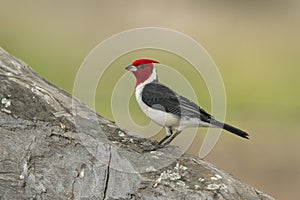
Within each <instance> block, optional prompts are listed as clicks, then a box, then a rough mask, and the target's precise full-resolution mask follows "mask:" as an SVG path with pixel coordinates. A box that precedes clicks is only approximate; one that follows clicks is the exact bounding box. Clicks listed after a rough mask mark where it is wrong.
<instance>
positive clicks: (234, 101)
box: [0, 0, 300, 199]
mask: <svg viewBox="0 0 300 200" xmlns="http://www.w3.org/2000/svg"><path fill="white" fill-rule="evenodd" d="M0 5H1V6H0V25H1V26H0V45H1V47H3V48H4V49H6V50H7V51H9V52H10V53H12V54H13V55H15V56H16V57H18V58H21V59H22V60H24V61H25V62H27V63H28V64H29V65H30V66H32V67H33V68H34V69H35V70H36V71H37V72H38V73H39V74H40V75H41V76H43V77H45V78H46V79H47V80H49V81H50V82H53V83H54V84H56V85H58V86H60V87H62V88H64V89H65V90H67V91H69V92H72V87H73V83H74V79H75V75H76V72H77V70H78V69H79V67H80V64H81V63H82V61H83V60H84V58H85V57H86V55H87V54H88V53H89V52H90V51H91V50H92V49H93V48H94V47H95V46H96V45H97V44H98V43H100V42H101V41H103V40H105V39H106V38H108V37H110V36H111V35H113V34H116V33H119V32H121V31H125V30H128V29H131V28H138V27H145V26H157V27H164V28H171V29H175V30H177V31H180V32H183V33H185V34H187V35H189V36H190V37H192V38H193V39H195V40H196V41H197V42H199V43H200V44H202V45H203V46H204V47H205V48H206V50H207V51H208V52H209V54H210V55H211V57H212V58H213V60H214V61H215V63H216V64H217V66H218V68H219V70H220V72H221V74H222V77H223V81H224V84H225V89H226V95H227V116H226V121H228V122H230V123H232V124H237V125H238V126H239V127H242V128H243V129H245V130H247V131H248V132H249V133H250V135H251V140H249V141H244V140H240V139H239V138H237V137H233V136H232V135H230V134H225V133H224V134H222V136H221V139H220V140H219V141H218V144H217V145H216V147H215V148H214V150H213V151H212V152H211V154H209V156H208V157H207V158H206V160H208V161H210V162H212V163H214V164H215V165H216V166H218V168H221V169H223V170H225V171H227V172H229V173H232V174H233V175H235V176H236V177H238V178H240V179H241V180H243V181H244V182H246V183H248V184H250V185H253V186H255V187H256V188H258V189H260V190H263V191H265V192H267V193H269V194H271V195H273V196H274V197H276V198H278V199H294V198H295V197H296V196H297V193H298V191H297V190H298V189H299V187H300V155H299V152H300V147H299V141H300V136H299V127H300V125H299V122H300V89H299V86H300V79H299V73H300V40H299V35H300V3H299V1H296V0H294V1H293V0H288V1H280V0H266V1H237V0H231V1H226V3H225V2H224V1H213V2H212V1H195V0H188V1H179V0H172V1H169V0H166V1H157V0H153V1H135V0H133V1H121V0H116V1H113V2H105V1H94V0H91V1H85V2H84V1H79V0H75V1H74V0H73V1H70V0H67V1H58V0H52V1H33V0H31V1H30V0H29V1H16V0H10V1H8V0H7V1H5V0H4V1H0ZM99 56H101V55H99ZM127 56H128V57H126V55H125V58H124V59H123V61H122V58H120V60H117V61H116V62H115V63H114V64H112V66H110V68H109V69H108V70H107V71H106V72H105V76H103V78H102V79H101V81H100V83H99V88H98V91H97V96H96V102H97V105H96V108H97V112H98V113H100V114H101V115H103V116H105V117H107V118H109V119H113V116H112V112H111V108H110V98H111V92H112V89H113V85H114V84H115V82H116V81H117V79H118V78H119V77H121V76H122V75H123V74H124V73H126V72H125V71H124V69H123V68H124V66H126V65H127V64H128V62H125V60H132V58H134V57H135V56H136V57H155V58H159V60H160V61H161V62H165V63H166V64H168V65H169V66H174V68H176V69H178V70H179V71H180V72H182V73H183V74H184V75H185V76H186V77H187V78H188V79H189V80H190V82H191V84H192V86H193V88H194V90H195V92H196V95H197V97H198V98H199V99H200V102H201V104H202V105H203V107H204V108H206V110H209V108H210V98H209V95H208V93H207V90H206V87H205V85H204V84H203V81H202V80H201V77H200V76H197V75H194V74H195V73H194V72H193V70H192V68H188V67H187V68H185V69H184V70H182V69H181V68H180V67H181V66H183V65H184V64H186V63H184V61H183V60H182V59H178V58H176V57H174V56H171V55H168V54H167V53H165V52H152V51H140V52H133V53H131V54H129V55H127ZM161 79H162V80H164V77H161ZM173 88H174V87H173ZM130 102H131V103H130V109H131V110H132V115H133V116H138V117H136V118H134V117H133V118H134V119H135V120H137V121H138V123H140V124H144V123H147V119H146V118H143V114H142V113H141V111H140V110H139V109H138V107H137V106H136V103H135V101H134V99H132V100H131V101H130ZM139 119H141V120H140V121H139ZM203 132H204V130H203V129H199V130H198V133H199V134H197V137H196V138H195V140H194V143H193V145H192V146H191V147H190V148H189V149H188V153H192V154H195V155H197V154H198V150H199V147H200V145H201V142H202V140H203V135H204V134H203ZM183 134H184V133H183ZM183 138H184V136H183V137H182V139H183Z"/></svg>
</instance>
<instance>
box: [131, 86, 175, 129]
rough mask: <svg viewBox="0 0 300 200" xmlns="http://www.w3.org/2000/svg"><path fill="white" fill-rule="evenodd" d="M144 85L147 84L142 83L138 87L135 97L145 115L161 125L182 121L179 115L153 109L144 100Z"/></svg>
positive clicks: (170, 124)
mask: <svg viewBox="0 0 300 200" xmlns="http://www.w3.org/2000/svg"><path fill="white" fill-rule="evenodd" d="M144 85H145V84H140V85H138V86H137V87H136V90H135V97H136V101H137V102H138V104H139V106H140V107H141V109H142V111H143V112H144V113H145V115H146V116H147V117H149V118H150V119H151V120H152V121H154V122H155V123H157V124H158V125H160V126H164V127H165V126H172V127H173V126H178V125H179V122H180V118H179V117H178V116H176V115H174V114H171V113H167V112H164V111H161V110H157V109H153V108H151V107H150V106H148V105H146V104H145V103H144V102H143V101H142V95H141V93H142V90H143V88H144Z"/></svg>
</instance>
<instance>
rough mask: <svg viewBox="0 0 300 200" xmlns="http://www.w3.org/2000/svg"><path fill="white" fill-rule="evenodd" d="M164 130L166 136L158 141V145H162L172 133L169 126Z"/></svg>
mask: <svg viewBox="0 0 300 200" xmlns="http://www.w3.org/2000/svg"><path fill="white" fill-rule="evenodd" d="M166 132H167V134H166V136H165V137H164V138H163V139H161V140H160V141H159V142H158V145H162V144H163V143H164V141H166V140H167V139H168V138H170V137H171V135H172V134H173V130H172V128H171V127H167V128H166Z"/></svg>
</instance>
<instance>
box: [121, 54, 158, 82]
mask: <svg viewBox="0 0 300 200" xmlns="http://www.w3.org/2000/svg"><path fill="white" fill-rule="evenodd" d="M155 63H157V64H158V63H159V62H157V61H155V60H150V59H139V60H136V61H134V62H133V63H132V64H131V65H129V66H127V67H126V68H125V69H126V70H128V71H131V72H132V73H133V74H134V76H135V77H136V86H138V85H139V84H140V83H143V82H144V81H145V80H147V79H149V77H150V76H151V75H153V73H155V74H154V75H155V76H154V78H155V79H156V72H155V69H154V65H155Z"/></svg>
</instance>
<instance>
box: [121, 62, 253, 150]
mask: <svg viewBox="0 0 300 200" xmlns="http://www.w3.org/2000/svg"><path fill="white" fill-rule="evenodd" d="M158 64H159V62H158V61H155V60H150V59H139V60H136V61H134V62H133V63H132V64H130V65H129V66H127V67H126V68H125V69H126V70H128V71H131V72H132V73H133V74H134V76H135V77H136V85H135V97H136V100H137V102H138V104H139V106H140V107H141V109H142V111H143V112H144V113H145V114H146V115H147V117H149V118H150V119H151V120H152V121H154V122H155V123H156V124H158V125H160V126H162V127H165V128H166V133H167V134H166V136H165V137H164V138H163V139H162V140H160V141H159V143H158V144H159V145H166V144H169V143H170V142H171V141H172V140H173V139H174V138H175V137H176V136H178V135H179V134H180V133H181V131H182V130H183V129H185V128H188V127H219V128H223V129H225V130H227V131H229V132H231V133H234V134H236V135H238V136H240V137H243V138H246V139H248V137H249V135H248V134H247V133H246V132H244V131H242V130H240V129H238V128H235V127H233V126H231V125H228V124H226V123H222V122H219V121H218V120H216V119H215V118H214V117H213V116H211V115H210V114H208V113H207V112H206V111H205V110H203V109H202V108H201V107H200V106H198V105H197V104H195V103H194V102H192V101H191V100H189V99H187V98H185V97H183V96H181V95H179V94H177V93H176V92H174V91H173V90H171V89H170V88H168V87H167V86H165V85H163V84H161V83H160V82H158V78H157V74H156V70H155V67H156V65H158ZM175 131H176V132H175Z"/></svg>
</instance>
